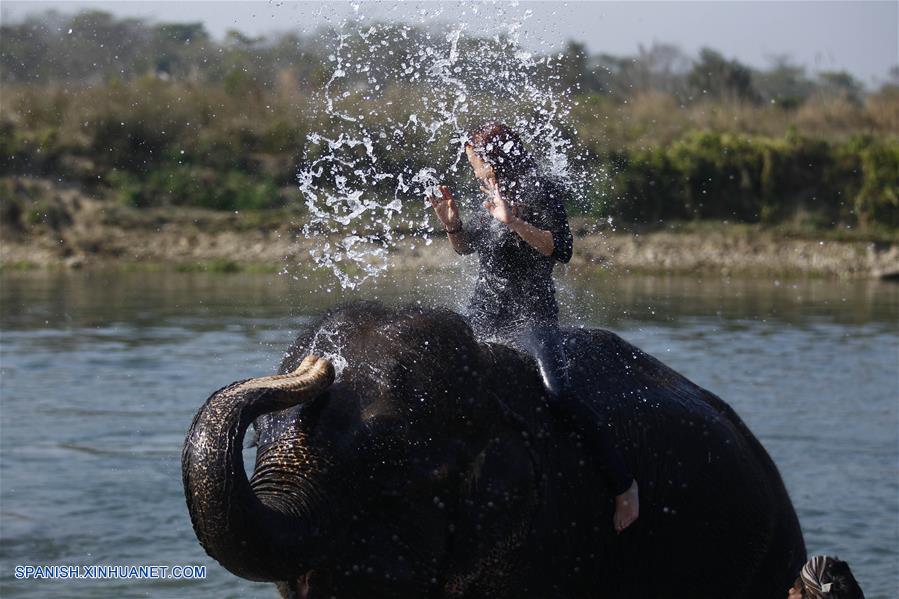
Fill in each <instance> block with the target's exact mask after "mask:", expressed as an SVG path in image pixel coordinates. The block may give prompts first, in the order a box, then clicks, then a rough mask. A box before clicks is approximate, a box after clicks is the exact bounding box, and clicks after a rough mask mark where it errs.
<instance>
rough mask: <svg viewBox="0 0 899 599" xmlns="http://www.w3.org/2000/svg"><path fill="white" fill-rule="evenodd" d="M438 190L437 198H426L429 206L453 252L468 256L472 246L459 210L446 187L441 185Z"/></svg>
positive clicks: (472, 249)
mask: <svg viewBox="0 0 899 599" xmlns="http://www.w3.org/2000/svg"><path fill="white" fill-rule="evenodd" d="M439 190H440V197H439V198H438V197H436V196H429V197H428V199H429V200H430V201H431V206H432V207H433V208H434V213H435V214H436V215H437V218H438V219H439V220H440V222H441V224H443V228H444V230H445V231H446V236H447V237H448V238H449V240H450V244H452V246H453V250H455V252H456V253H457V254H470V253H471V252H473V251H474V244H472V243H471V235H469V233H468V231H466V230H465V228H464V227H463V225H462V217H461V215H460V214H459V208H458V206H456V201H455V200H454V199H453V196H452V194H450V191H449V188H448V187H447V186H446V185H441V186H440V187H439Z"/></svg>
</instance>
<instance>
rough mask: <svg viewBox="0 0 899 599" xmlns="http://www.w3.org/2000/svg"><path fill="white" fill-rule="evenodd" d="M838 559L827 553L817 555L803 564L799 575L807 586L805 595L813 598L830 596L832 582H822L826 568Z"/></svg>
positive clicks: (818, 598) (822, 598) (823, 598)
mask: <svg viewBox="0 0 899 599" xmlns="http://www.w3.org/2000/svg"><path fill="white" fill-rule="evenodd" d="M835 561H836V560H835V559H834V558H832V557H828V556H826V555H816V556H815V557H813V558H812V559H810V560H808V561H807V562H806V563H805V565H804V566H802V572H801V573H800V574H799V577H800V578H801V579H802V584H803V585H804V586H805V596H806V597H811V599H827V598H828V597H830V586H831V584H832V583H830V582H827V583H825V582H821V576H823V575H824V570H825V569H826V568H827V566H828V565H830V564H831V562H835Z"/></svg>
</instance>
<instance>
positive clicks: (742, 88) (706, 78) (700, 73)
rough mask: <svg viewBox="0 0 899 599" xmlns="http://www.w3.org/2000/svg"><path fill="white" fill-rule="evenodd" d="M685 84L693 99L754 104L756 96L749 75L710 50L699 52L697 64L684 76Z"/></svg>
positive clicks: (733, 62) (739, 66)
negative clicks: (700, 98)
mask: <svg viewBox="0 0 899 599" xmlns="http://www.w3.org/2000/svg"><path fill="white" fill-rule="evenodd" d="M687 83H688V85H689V87H690V89H691V91H692V92H693V93H694V94H696V95H697V96H704V97H710V98H718V99H721V98H734V99H739V100H750V101H756V100H758V93H757V92H756V91H755V89H754V88H753V87H752V71H750V70H749V68H748V67H746V66H744V65H742V64H740V63H739V62H737V61H736V60H727V59H725V58H724V56H722V55H721V54H720V53H718V52H716V51H714V50H712V49H711V48H703V49H702V50H700V51H699V60H698V61H697V62H696V63H695V64H694V65H693V69H692V70H691V71H690V73H689V74H688V75H687Z"/></svg>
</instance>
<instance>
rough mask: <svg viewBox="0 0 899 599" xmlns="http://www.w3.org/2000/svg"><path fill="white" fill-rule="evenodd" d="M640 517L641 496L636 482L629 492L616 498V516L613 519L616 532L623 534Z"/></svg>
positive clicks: (632, 484)
mask: <svg viewBox="0 0 899 599" xmlns="http://www.w3.org/2000/svg"><path fill="white" fill-rule="evenodd" d="M639 515H640V494H639V491H638V490H637V481H636V480H635V481H634V482H633V483H631V486H630V488H629V489H628V490H627V491H625V492H624V493H622V494H621V495H617V496H616V497H615V515H614V516H613V517H612V523H613V524H614V525H615V530H616V531H617V532H621V531H622V530H624V529H625V528H627V527H628V526H630V525H631V524H633V523H634V520H636V519H637V516H639Z"/></svg>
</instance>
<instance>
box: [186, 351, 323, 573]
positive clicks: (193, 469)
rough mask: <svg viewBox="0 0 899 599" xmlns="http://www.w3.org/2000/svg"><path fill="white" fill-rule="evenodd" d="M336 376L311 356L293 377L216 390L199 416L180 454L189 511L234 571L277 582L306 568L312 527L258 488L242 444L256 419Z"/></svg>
mask: <svg viewBox="0 0 899 599" xmlns="http://www.w3.org/2000/svg"><path fill="white" fill-rule="evenodd" d="M333 379H334V369H333V367H332V366H331V364H330V363H329V362H328V361H327V360H322V359H319V358H316V357H315V356H309V357H307V358H306V359H305V360H304V361H303V363H302V364H300V366H299V368H297V370H296V371H294V372H292V373H290V374H286V375H280V376H271V377H263V378H259V379H250V380H247V381H241V382H237V383H233V384H231V385H229V386H228V387H225V388H223V389H221V390H219V391H217V392H216V393H214V394H213V395H212V396H211V397H210V398H209V399H208V400H207V401H206V403H205V404H204V405H203V407H202V408H200V411H199V412H198V413H197V415H196V417H195V418H194V420H193V423H192V424H191V427H190V430H189V431H188V434H187V439H186V440H185V443H184V449H183V451H182V454H181V468H182V477H183V482H184V493H185V497H186V499H187V507H188V510H189V512H190V517H191V521H192V523H193V527H194V531H195V532H196V534H197V538H198V539H199V540H200V544H201V545H203V548H204V549H205V550H206V552H207V553H208V554H209V555H210V556H212V557H213V558H215V559H216V560H217V561H218V562H219V563H221V564H222V566H224V567H225V568H227V569H228V570H229V571H230V572H232V573H234V574H236V575H238V576H241V577H243V578H246V579H249V580H258V581H278V580H290V579H293V578H296V576H297V575H298V573H299V572H300V571H301V567H302V562H303V557H304V556H303V550H304V548H306V547H308V540H309V537H310V535H311V528H312V527H311V522H310V521H309V518H308V517H304V516H303V514H302V513H301V511H300V510H298V509H294V506H292V502H291V501H290V500H289V498H285V497H279V496H278V495H277V494H272V493H268V492H262V493H259V494H257V493H255V492H254V491H253V489H252V487H251V485H250V482H249V481H248V480H247V474H246V471H245V469H244V465H243V439H244V435H245V433H246V430H247V428H248V427H249V426H250V424H251V423H252V422H253V421H254V420H255V419H256V418H258V417H259V416H261V415H262V414H266V413H269V412H274V411H276V410H283V409H286V408H288V407H291V406H294V405H296V404H299V403H301V402H303V401H308V400H309V399H312V398H314V397H315V396H317V395H318V394H319V393H320V392H321V391H323V390H324V389H325V388H327V386H328V385H330V384H331V382H332V381H333Z"/></svg>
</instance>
